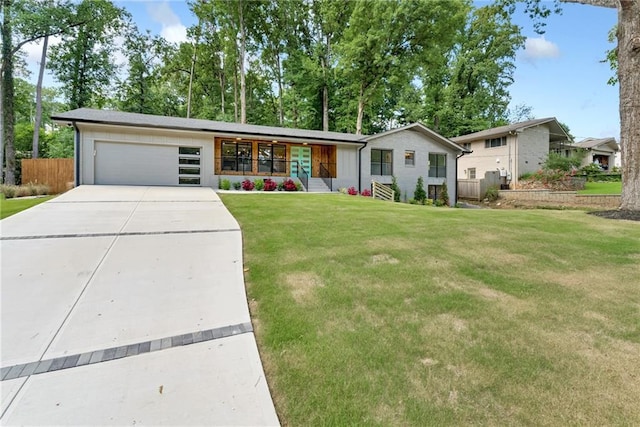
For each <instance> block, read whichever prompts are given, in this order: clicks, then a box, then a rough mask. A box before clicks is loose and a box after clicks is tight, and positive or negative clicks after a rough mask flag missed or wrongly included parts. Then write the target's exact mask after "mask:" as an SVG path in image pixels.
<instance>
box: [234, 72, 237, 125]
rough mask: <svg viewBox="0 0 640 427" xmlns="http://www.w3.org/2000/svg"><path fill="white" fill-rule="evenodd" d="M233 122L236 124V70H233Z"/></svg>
mask: <svg viewBox="0 0 640 427" xmlns="http://www.w3.org/2000/svg"><path fill="white" fill-rule="evenodd" d="M233 121H234V122H236V123H237V122H238V68H237V64H236V67H235V68H234V70H233Z"/></svg>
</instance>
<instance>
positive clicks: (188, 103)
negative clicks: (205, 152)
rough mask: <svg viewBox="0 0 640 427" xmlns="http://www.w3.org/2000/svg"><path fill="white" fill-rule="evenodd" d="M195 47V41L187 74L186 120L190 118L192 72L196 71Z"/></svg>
mask: <svg viewBox="0 0 640 427" xmlns="http://www.w3.org/2000/svg"><path fill="white" fill-rule="evenodd" d="M196 46H197V40H196V41H195V42H193V56H192V57H191V71H190V72H189V93H188V95H187V96H188V99H187V119H188V118H190V117H191V92H192V88H193V72H194V71H195V69H196Z"/></svg>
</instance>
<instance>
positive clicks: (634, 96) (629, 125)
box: [618, 0, 640, 211]
mask: <svg viewBox="0 0 640 427" xmlns="http://www.w3.org/2000/svg"><path fill="white" fill-rule="evenodd" d="M638 70H640V2H638V1H629V0H622V1H620V6H619V7H618V81H619V84H620V147H621V154H622V156H621V157H622V197H621V204H620V209H625V210H634V211H640V101H639V100H640V73H638Z"/></svg>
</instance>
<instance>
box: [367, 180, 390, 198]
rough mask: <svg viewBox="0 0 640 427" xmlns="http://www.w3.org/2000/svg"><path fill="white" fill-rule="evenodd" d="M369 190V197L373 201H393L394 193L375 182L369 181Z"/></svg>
mask: <svg viewBox="0 0 640 427" xmlns="http://www.w3.org/2000/svg"><path fill="white" fill-rule="evenodd" d="M371 188H372V189H373V191H372V194H371V196H372V197H373V198H374V199H380V200H386V201H388V202H393V201H394V196H395V191H393V190H392V189H391V188H389V187H388V186H386V185H384V184H380V183H379V182H376V181H371Z"/></svg>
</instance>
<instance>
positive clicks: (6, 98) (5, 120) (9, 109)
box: [1, 0, 16, 185]
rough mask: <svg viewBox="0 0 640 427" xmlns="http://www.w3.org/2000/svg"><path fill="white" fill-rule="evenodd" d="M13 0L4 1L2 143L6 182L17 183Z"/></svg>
mask: <svg viewBox="0 0 640 427" xmlns="http://www.w3.org/2000/svg"><path fill="white" fill-rule="evenodd" d="M11 3H12V2H11V0H3V3H2V6H3V9H4V10H3V13H4V19H3V22H2V82H1V84H2V131H3V135H2V141H3V144H4V149H5V155H6V175H5V179H4V182H5V183H6V184H9V185H15V183H16V175H15V173H16V151H15V146H14V133H13V132H14V129H13V125H14V118H15V114H14V110H13V54H12V53H11V45H12V41H11V18H10V17H11Z"/></svg>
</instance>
